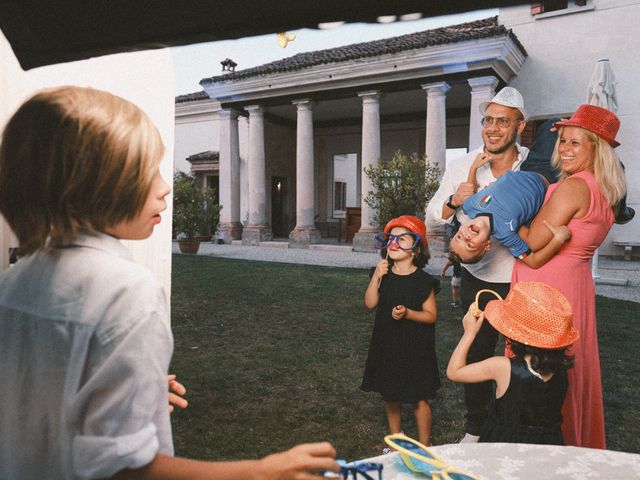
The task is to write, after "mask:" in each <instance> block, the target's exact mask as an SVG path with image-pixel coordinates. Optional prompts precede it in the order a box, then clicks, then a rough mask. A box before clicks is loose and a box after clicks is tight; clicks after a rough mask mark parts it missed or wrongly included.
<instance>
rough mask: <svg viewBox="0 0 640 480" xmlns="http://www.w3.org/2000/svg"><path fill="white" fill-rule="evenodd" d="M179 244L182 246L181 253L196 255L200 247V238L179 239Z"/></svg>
mask: <svg viewBox="0 0 640 480" xmlns="http://www.w3.org/2000/svg"><path fill="white" fill-rule="evenodd" d="M178 246H179V247H180V253H187V254H190V255H195V254H196V253H198V250H199V249H200V240H197V239H195V238H186V239H183V240H178Z"/></svg>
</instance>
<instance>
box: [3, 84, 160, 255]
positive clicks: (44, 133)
mask: <svg viewBox="0 0 640 480" xmlns="http://www.w3.org/2000/svg"><path fill="white" fill-rule="evenodd" d="M163 152H164V146H163V144H162V140H161V138H160V133H159V132H158V130H157V129H156V127H155V126H154V125H153V123H152V122H151V120H150V119H149V117H148V116H147V115H146V114H145V113H144V112H143V111H142V110H140V108H138V107H137V106H135V105H134V104H133V103H131V102H129V101H127V100H125V99H123V98H120V97H117V96H115V95H112V94H110V93H107V92H104V91H101V90H95V89H92V88H82V87H74V86H65V87H58V88H52V89H48V90H43V91H41V92H39V93H37V94H35V95H34V96H33V97H31V98H30V99H29V100H27V101H26V102H25V103H24V104H23V105H22V106H21V107H20V108H19V109H18V111H17V112H16V113H15V114H14V115H13V117H12V118H11V119H10V120H9V123H8V124H7V126H6V129H5V131H4V133H3V138H2V145H1V146H0V212H1V213H2V214H3V215H4V217H5V218H6V220H7V222H8V223H9V225H10V226H11V228H12V229H13V231H14V233H15V234H16V236H17V237H18V240H19V242H20V248H21V250H22V253H23V254H29V253H33V252H35V251H36V250H40V249H43V248H47V247H55V246H60V245H65V244H68V243H69V242H70V241H71V240H72V239H73V238H74V237H75V236H76V235H77V234H78V233H79V232H80V231H81V230H98V231H104V229H105V228H108V227H112V226H115V225H116V224H118V223H120V222H122V221H126V220H130V219H132V218H134V217H135V216H136V215H137V214H138V213H139V212H140V210H141V209H142V207H143V205H144V203H145V201H146V197H147V195H148V193H149V190H150V188H151V181H152V178H153V175H154V171H155V169H156V167H157V165H158V164H159V162H160V160H161V158H162V155H163Z"/></svg>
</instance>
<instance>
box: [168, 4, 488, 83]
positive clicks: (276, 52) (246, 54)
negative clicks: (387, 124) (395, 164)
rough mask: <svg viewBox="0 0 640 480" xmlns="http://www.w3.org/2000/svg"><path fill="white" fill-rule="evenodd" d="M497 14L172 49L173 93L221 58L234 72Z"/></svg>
mask: <svg viewBox="0 0 640 480" xmlns="http://www.w3.org/2000/svg"><path fill="white" fill-rule="evenodd" d="M497 14H498V10H497V9H490V10H478V11H474V12H465V13H461V14H456V15H445V16H441V17H430V18H424V19H420V20H411V21H396V22H393V23H377V24H365V23H351V24H345V25H343V26H340V27H338V28H332V29H324V30H321V29H301V30H291V31H289V32H288V33H295V34H296V39H295V40H294V41H292V42H290V43H289V44H288V45H287V46H286V48H281V47H280V46H279V45H278V40H277V37H276V34H275V33H273V34H270V35H260V36H255V37H247V38H241V39H238V40H223V41H218V42H208V43H199V44H195V45H188V46H184V47H173V48H171V54H172V57H173V63H174V71H175V92H176V95H182V94H185V93H194V92H198V91H200V90H202V88H201V87H200V85H199V82H200V80H202V79H203V78H208V77H213V76H216V75H220V74H221V73H222V72H221V68H222V67H221V66H220V61H221V60H224V59H225V58H231V59H232V60H233V61H234V62H236V63H237V64H238V66H237V67H236V71H238V70H243V69H245V68H251V67H255V66H258V65H263V64H265V63H269V62H273V61H275V60H280V59H282V58H287V57H292V56H293V55H295V54H297V53H303V52H311V51H315V50H324V49H326V48H334V47H340V46H343V45H350V44H353V43H361V42H368V41H371V40H378V39H381V38H389V37H395V36H398V35H405V34H407V33H413V32H419V31H422V30H429V29H432V28H438V27H442V26H446V25H455V24H458V23H464V22H469V21H473V20H479V19H482V18H487V17H492V16H494V15H497Z"/></svg>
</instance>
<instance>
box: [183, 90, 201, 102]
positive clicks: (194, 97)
mask: <svg viewBox="0 0 640 480" xmlns="http://www.w3.org/2000/svg"><path fill="white" fill-rule="evenodd" d="M207 98H209V95H207V92H205V91H204V90H202V91H200V92H195V93H186V94H184V95H178V96H177V97H176V103H187V102H196V101H198V100H206V99H207Z"/></svg>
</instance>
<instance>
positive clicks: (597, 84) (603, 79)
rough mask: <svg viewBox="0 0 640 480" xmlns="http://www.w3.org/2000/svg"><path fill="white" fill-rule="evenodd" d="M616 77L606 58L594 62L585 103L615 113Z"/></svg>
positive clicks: (593, 270)
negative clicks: (594, 66) (594, 65)
mask: <svg viewBox="0 0 640 480" xmlns="http://www.w3.org/2000/svg"><path fill="white" fill-rule="evenodd" d="M617 83H618V82H617V81H616V77H615V75H614V74H613V69H612V68H611V64H610V63H609V59H608V58H602V59H600V60H598V62H597V63H596V68H595V69H594V70H593V75H591V80H590V81H589V89H588V91H587V103H589V104H591V105H597V106H598V107H602V108H606V109H607V110H609V111H611V112H613V113H616V111H617V110H618V97H617V95H616V84H617ZM591 276H592V277H593V279H594V280H595V279H597V278H599V275H598V249H596V251H595V253H594V254H593V258H592V259H591Z"/></svg>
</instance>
